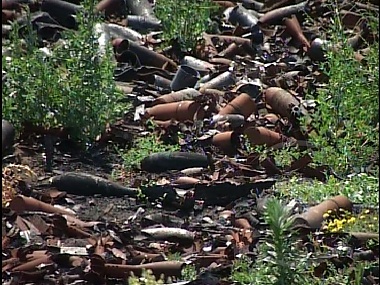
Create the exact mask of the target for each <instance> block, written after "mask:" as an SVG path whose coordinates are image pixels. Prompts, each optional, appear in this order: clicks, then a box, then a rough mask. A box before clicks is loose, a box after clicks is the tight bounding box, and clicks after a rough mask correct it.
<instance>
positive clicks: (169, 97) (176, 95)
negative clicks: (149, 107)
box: [154, 88, 201, 105]
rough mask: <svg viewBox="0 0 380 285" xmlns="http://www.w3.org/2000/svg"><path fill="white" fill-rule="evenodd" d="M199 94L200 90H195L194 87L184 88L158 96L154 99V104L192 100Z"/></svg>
mask: <svg viewBox="0 0 380 285" xmlns="http://www.w3.org/2000/svg"><path fill="white" fill-rule="evenodd" d="M200 95H201V92H199V91H198V90H195V89H194V88H186V89H182V90H179V91H176V92H172V93H169V94H165V95H162V96H160V97H158V98H157V99H156V100H154V105H157V104H163V103H172V102H179V101H187V100H193V99H195V98H196V97H198V96H200Z"/></svg>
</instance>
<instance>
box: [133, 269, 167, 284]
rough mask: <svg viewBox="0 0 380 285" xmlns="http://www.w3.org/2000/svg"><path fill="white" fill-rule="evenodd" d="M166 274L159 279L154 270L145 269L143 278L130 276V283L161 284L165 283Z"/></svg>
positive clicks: (142, 274)
mask: <svg viewBox="0 0 380 285" xmlns="http://www.w3.org/2000/svg"><path fill="white" fill-rule="evenodd" d="M164 283H165V282H164V276H160V278H159V279H158V280H156V277H155V276H154V275H153V272H152V270H150V269H148V270H144V269H143V271H142V273H141V278H138V277H136V276H134V275H133V273H132V276H130V277H129V278H128V284H129V285H161V284H164Z"/></svg>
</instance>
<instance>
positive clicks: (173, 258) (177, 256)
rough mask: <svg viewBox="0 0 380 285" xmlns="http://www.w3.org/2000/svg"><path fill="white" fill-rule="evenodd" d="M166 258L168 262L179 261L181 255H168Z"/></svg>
mask: <svg viewBox="0 0 380 285" xmlns="http://www.w3.org/2000/svg"><path fill="white" fill-rule="evenodd" d="M166 257H167V259H168V260H170V261H180V260H181V259H182V257H181V253H179V252H174V253H169V254H168V255H167V256H166Z"/></svg>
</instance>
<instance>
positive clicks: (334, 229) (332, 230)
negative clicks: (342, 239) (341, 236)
mask: <svg viewBox="0 0 380 285" xmlns="http://www.w3.org/2000/svg"><path fill="white" fill-rule="evenodd" d="M337 231H338V230H337V229H336V228H333V229H331V230H330V232H332V233H336V232H337Z"/></svg>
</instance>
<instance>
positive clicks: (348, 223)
mask: <svg viewBox="0 0 380 285" xmlns="http://www.w3.org/2000/svg"><path fill="white" fill-rule="evenodd" d="M378 216H379V214H378V213H374V212H371V211H370V210H369V209H365V210H363V211H361V212H360V213H358V214H353V213H351V212H348V211H345V210H344V209H339V211H338V212H332V211H331V210H329V211H328V212H327V213H325V214H324V215H323V218H324V224H323V226H322V230H324V231H326V232H331V233H335V232H375V233H376V232H379V224H378Z"/></svg>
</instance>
